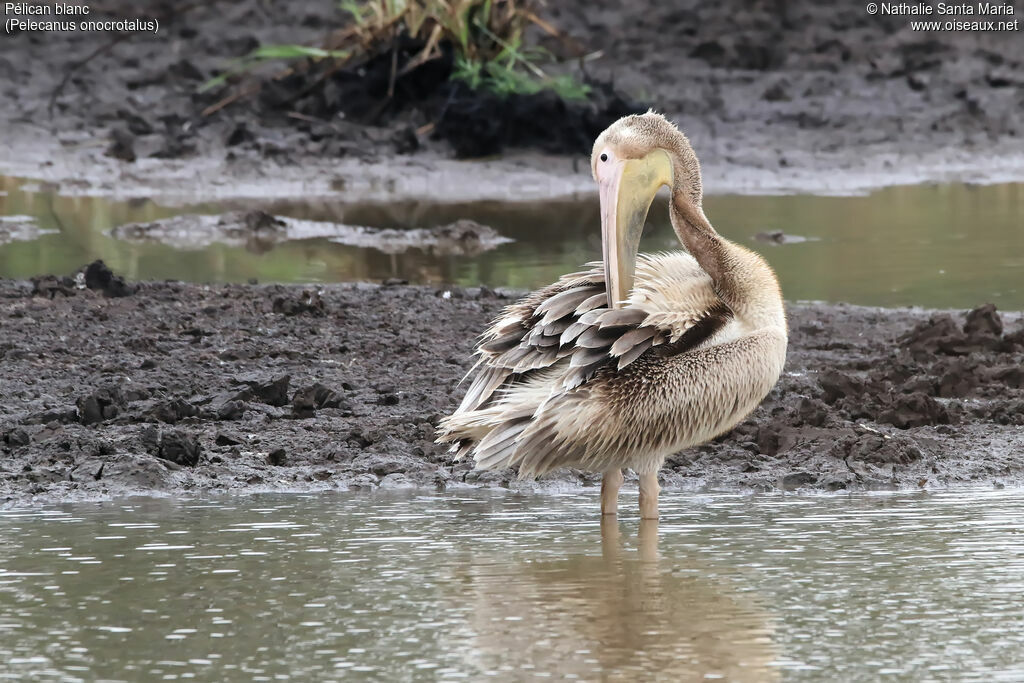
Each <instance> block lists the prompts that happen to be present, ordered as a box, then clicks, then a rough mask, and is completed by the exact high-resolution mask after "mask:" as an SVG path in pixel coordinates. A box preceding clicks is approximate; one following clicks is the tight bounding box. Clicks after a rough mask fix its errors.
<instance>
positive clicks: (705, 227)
mask: <svg viewBox="0 0 1024 683" xmlns="http://www.w3.org/2000/svg"><path fill="white" fill-rule="evenodd" d="M670 214H671V219H672V227H673V228H674V229H675V231H676V236H677V237H678V238H679V241H680V242H682V243H683V246H684V247H686V250H687V251H688V252H690V254H691V255H692V256H693V257H694V258H695V259H697V263H699V264H700V267H701V268H703V269H704V272H706V273H707V274H708V275H710V276H711V280H712V282H714V283H715V286H716V287H718V286H719V283H720V281H724V280H728V271H729V270H730V269H731V268H730V266H731V264H730V260H729V252H730V251H731V250H730V247H734V246H736V245H734V244H733V243H732V242H730V241H729V240H727V239H725V238H724V237H722V236H721V235H719V234H718V232H716V231H715V229H714V228H713V227H712V226H711V223H710V222H709V221H708V219H707V217H706V216H705V215H704V211H703V209H701V208H700V206H695V205H694V204H693V203H692V202H691V201H690V199H689V197H687V196H686V194H685V193H684V192H682V191H680V190H678V189H676V190H674V191H673V192H672V202H671V211H670ZM723 298H724V297H723Z"/></svg>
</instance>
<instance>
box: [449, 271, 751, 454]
mask: <svg viewBox="0 0 1024 683" xmlns="http://www.w3.org/2000/svg"><path fill="white" fill-rule="evenodd" d="M731 319H732V312H731V311H730V310H729V309H728V307H727V306H725V304H724V303H723V302H722V300H721V299H720V298H719V297H718V296H717V295H716V294H715V292H714V289H713V287H712V284H711V278H710V277H709V276H708V275H707V273H705V272H704V271H703V270H701V268H700V266H699V265H697V262H696V260H694V259H693V257H691V256H690V255H689V254H686V253H684V252H673V253H668V254H659V255H655V256H644V255H641V256H640V258H639V259H638V261H637V268H636V282H635V286H634V289H633V292H632V293H631V295H630V298H629V301H628V302H626V305H625V306H623V307H622V308H616V309H609V308H608V300H607V294H606V290H605V283H604V269H603V266H602V264H601V263H599V262H598V263H591V264H589V270H585V271H583V272H579V273H573V274H571V275H566V276H564V277H562V278H561V279H560V280H559V281H558V282H556V283H554V284H552V285H549V286H548V287H545V288H543V289H540V290H537V291H536V292H533V293H531V294H529V295H527V296H526V297H524V298H523V299H521V300H520V301H518V302H516V303H515V304H512V305H510V306H508V307H507V308H506V309H505V310H504V311H503V312H502V314H501V315H500V316H498V318H497V319H496V320H495V321H494V322H493V323H492V324H491V326H490V327H489V328H488V330H487V331H486V332H484V334H483V335H482V338H481V342H480V345H479V346H478V347H477V353H478V354H479V355H480V360H479V361H478V363H477V367H476V368H475V369H477V370H478V371H477V374H476V376H475V377H474V379H473V381H472V383H471V384H470V386H469V389H468V390H467V392H466V396H465V398H464V399H463V401H462V404H461V405H460V406H459V408H458V409H457V410H456V411H455V413H454V414H453V415H451V416H450V417H448V418H446V419H445V420H444V421H443V422H442V424H441V428H440V438H439V441H442V442H456V443H457V447H461V448H459V450H460V453H464V452H466V451H468V450H470V449H472V447H473V446H477V449H476V451H477V453H476V458H477V461H478V463H479V464H480V466H482V467H487V466H489V465H490V464H491V463H492V461H494V460H495V458H493V457H489V456H492V455H493V456H496V455H497V454H498V453H505V452H507V450H508V448H509V447H511V446H512V445H513V444H514V443H515V441H516V440H517V439H518V437H519V436H520V434H521V433H522V431H523V430H524V429H525V428H526V426H528V422H529V420H530V419H532V418H533V417H534V414H535V413H536V412H537V411H538V410H539V409H540V407H541V406H542V405H543V404H544V403H546V402H547V401H549V400H551V399H552V398H554V397H556V396H558V395H560V394H564V393H566V392H572V391H574V390H577V388H579V387H581V385H585V384H586V382H588V381H589V380H590V379H591V378H593V377H594V375H595V373H597V372H598V371H599V370H602V369H603V368H608V370H606V371H611V372H618V371H621V370H622V369H623V368H626V367H627V366H629V365H630V364H631V363H633V362H634V361H635V360H636V359H637V358H639V357H640V356H642V355H643V354H645V353H647V352H648V351H650V350H651V349H653V348H655V347H663V349H664V352H666V353H671V354H676V353H683V352H685V351H687V350H689V349H692V348H695V347H696V346H699V345H700V344H701V343H703V342H705V341H706V340H707V339H709V338H710V337H711V336H712V335H714V334H715V333H716V332H717V331H719V330H720V329H722V328H723V327H724V326H725V325H726V324H727V323H728V322H729V321H730V320H731Z"/></svg>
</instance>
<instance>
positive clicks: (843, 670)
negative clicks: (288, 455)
mask: <svg viewBox="0 0 1024 683" xmlns="http://www.w3.org/2000/svg"><path fill="white" fill-rule="evenodd" d="M625 498H626V499H625V500H624V501H623V504H624V506H625V510H626V512H624V514H623V518H622V520H621V521H620V522H618V523H608V524H605V525H604V526H602V525H601V523H600V520H599V518H598V516H596V515H595V510H596V508H597V499H596V494H595V493H594V492H586V493H582V494H567V495H545V496H539V495H538V496H523V495H517V494H511V493H496V492H485V491H478V492H462V493H448V494H433V495H423V494H421V493H393V494H392V493H383V492H379V493H377V494H374V495H369V494H367V495H359V494H325V495H315V496H311V495H281V494H275V495H258V496H251V497H241V498H221V499H214V500H206V501H172V500H147V499H133V500H128V501H120V502H112V503H102V504H73V505H63V506H59V507H51V508H45V509H31V510H7V511H2V512H0V547H2V548H4V552H3V554H2V555H0V677H23V678H28V677H31V678H33V679H35V680H38V679H58V678H61V679H85V680H92V679H97V678H103V679H110V680H140V679H146V680H153V679H161V678H162V679H168V680H175V679H187V678H197V679H203V680H229V679H230V680H290V679H293V680H331V679H339V678H342V677H346V678H357V679H367V680H388V681H391V680H447V679H463V680H481V679H483V678H485V677H486V678H490V679H494V680H525V679H532V678H542V677H551V678H556V679H572V680H622V681H628V680H641V679H644V678H648V679H649V678H650V677H651V676H653V675H655V674H656V675H658V676H660V677H661V678H662V679H664V680H692V679H700V678H705V679H725V680H738V681H743V680H750V681H764V680H776V679H793V680H838V679H841V680H868V681H874V680H879V679H881V678H886V677H892V678H898V679H906V678H912V679H915V680H921V679H935V678H940V679H946V678H955V679H958V680H985V681H993V680H1020V679H1021V678H1022V677H1024V603H1022V602H1021V601H1020V599H1019V597H1020V595H1021V593H1022V591H1024V515H1022V514H1021V513H1022V511H1024V491H1009V490H1006V491H965V492H941V493H924V492H922V493H910V494H908V493H898V494H876V495H866V494H865V495H849V496H818V497H806V496H782V495H760V496H754V497H747V496H739V495H692V494H691V495H683V494H672V495H667V496H664V498H663V506H662V509H663V518H662V520H661V522H660V524H649V523H643V524H641V523H640V522H639V521H638V520H637V519H635V513H634V512H633V511H634V510H635V507H634V506H635V504H636V496H635V492H634V493H632V494H631V495H626V496H625Z"/></svg>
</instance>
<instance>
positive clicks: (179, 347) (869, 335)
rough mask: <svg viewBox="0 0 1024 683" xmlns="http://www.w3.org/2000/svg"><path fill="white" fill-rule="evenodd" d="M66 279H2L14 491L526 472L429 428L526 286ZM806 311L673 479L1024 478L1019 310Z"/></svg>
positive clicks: (6, 456) (680, 482)
mask: <svg viewBox="0 0 1024 683" xmlns="http://www.w3.org/2000/svg"><path fill="white" fill-rule="evenodd" d="M111 279H112V280H116V279H117V278H116V276H112V278H111ZM53 280H56V281H61V280H62V279H61V278H53ZM69 280H70V281H71V283H72V284H71V285H67V286H66V287H65V285H62V287H65V290H66V291H62V292H61V294H59V295H53V294H52V290H49V289H46V288H41V287H39V285H38V283H37V284H35V285H33V284H32V283H26V282H16V281H10V280H5V281H0V325H2V327H3V330H4V336H3V338H2V339H0V387H2V388H3V401H2V402H0V501H2V500H3V499H6V500H8V501H16V500H23V499H25V498H26V497H27V496H31V495H42V496H45V497H47V498H48V499H61V498H73V497H76V496H78V497H84V496H89V497H94V496H107V495H120V494H125V493H131V492H153V491H178V492H183V491H225V490H256V489H267V488H275V489H281V488H285V489H322V488H361V489H365V488H374V487H376V486H379V485H384V484H386V485H393V484H396V482H401V483H402V484H403V485H412V486H429V487H435V486H442V487H443V486H450V485H464V484H472V485H482V486H515V485H519V484H516V483H515V481H516V478H515V473H514V472H511V471H504V472H476V471H472V469H471V465H470V463H466V462H461V463H455V462H453V461H452V460H451V457H450V455H449V454H448V453H447V452H446V451H445V450H444V449H442V448H441V447H439V446H437V445H435V444H434V443H433V439H434V426H435V424H436V423H437V420H438V419H439V418H440V417H441V416H442V415H444V414H446V413H447V412H449V411H450V410H451V409H452V408H453V407H454V406H455V405H456V404H457V402H458V400H459V399H460V398H461V392H462V391H464V387H460V386H459V385H458V382H459V380H460V379H461V378H462V376H463V375H464V374H465V372H466V370H467V369H468V368H469V366H470V364H471V363H472V357H471V356H470V351H471V346H472V343H473V341H474V339H475V338H476V335H477V334H478V333H479V332H480V330H481V329H482V328H483V326H484V325H485V324H486V322H487V321H489V320H490V319H491V318H493V316H494V315H495V314H496V313H497V312H498V311H499V310H500V309H501V307H502V306H504V305H506V304H508V303H509V302H510V301H511V300H512V297H513V295H512V294H509V293H503V292H494V291H492V290H489V289H483V288H481V289H459V288H454V289H451V290H449V291H450V296H447V297H446V296H441V294H442V293H441V292H438V291H436V290H434V289H432V288H429V287H409V286H402V285H392V286H373V285H361V284H352V285H330V286H325V287H323V288H322V289H320V290H318V291H317V292H316V296H315V297H312V296H311V294H310V292H309V290H308V288H305V289H304V288H302V287H298V286H280V285H274V286H253V285H218V286H201V285H186V284H181V283H173V282H170V283H137V284H135V283H133V284H131V285H126V286H128V287H130V289H131V290H132V291H133V294H132V296H126V297H109V296H106V295H105V290H103V289H90V288H88V287H79V286H77V285H75V284H74V283H75V280H76V278H69ZM282 302H284V303H282ZM288 302H295V305H290V304H288ZM306 302H310V303H306ZM313 302H315V303H313ZM789 319H790V327H791V345H790V351H789V357H788V361H787V367H786V370H785V373H784V375H783V377H782V379H781V380H780V382H779V384H778V386H777V387H776V388H775V389H774V390H773V391H772V393H771V394H770V395H769V397H768V398H767V399H766V401H765V402H764V403H763V404H762V406H761V407H760V408H758V409H757V411H755V413H754V414H753V415H752V416H751V417H750V418H749V419H748V420H746V421H745V422H743V423H742V424H740V425H739V426H737V427H736V428H735V429H734V430H733V431H732V432H730V433H729V434H726V435H724V436H723V437H721V438H719V439H717V440H716V441H715V442H713V443H710V444H707V445H705V446H701V447H698V448H693V449H690V450H687V451H684V452H682V453H679V454H677V455H675V456H673V457H671V458H670V459H669V460H668V462H667V463H666V466H665V468H664V469H663V470H662V480H663V484H664V485H665V486H669V487H682V488H737V487H741V488H756V489H775V488H781V489H794V488H818V489H826V490H837V489H864V488H879V487H881V488H893V487H917V486H944V485H950V484H956V483H980V484H993V483H997V484H1006V483H1024V459H1022V458H1021V457H1020V453H1021V452H1022V450H1021V449H1022V448H1024V429H1022V427H1024V372H1022V370H1021V368H1022V367H1024V322H1022V320H1021V316H1020V315H1019V314H1017V315H1013V316H1006V317H1004V316H1001V315H1000V313H999V312H998V311H996V310H995V308H994V307H992V306H983V307H980V308H978V309H975V310H974V311H971V312H969V313H967V314H966V315H964V314H960V313H952V312H935V313H928V312H919V311H908V310H880V309H869V308H859V307H852V306H845V305H835V306H830V305H800V306H792V307H790V310H789ZM552 480H553V481H554V482H557V484H558V485H560V486H564V485H566V484H571V485H584V486H589V485H593V484H594V483H595V481H596V479H595V478H594V477H593V476H591V475H589V474H587V473H583V472H578V471H574V470H573V471H563V472H559V473H557V474H555V475H554V476H553V477H552V478H551V479H546V480H545V481H548V482H550V481H552ZM526 485H529V484H526ZM539 485H542V486H543V485H545V483H544V481H542V482H541V483H540V484H539Z"/></svg>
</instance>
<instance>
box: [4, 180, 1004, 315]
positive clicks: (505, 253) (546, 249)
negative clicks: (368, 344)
mask: <svg viewBox="0 0 1024 683" xmlns="http://www.w3.org/2000/svg"><path fill="white" fill-rule="evenodd" d="M23 184H24V181H23V180H19V179H14V178H3V177H0V215H25V216H31V217H34V218H35V220H36V226H37V227H38V228H40V229H42V230H43V231H44V232H45V231H49V232H46V233H45V234H42V235H40V236H38V238H37V239H32V240H28V241H25V240H17V241H11V242H7V243H0V276H4V277H21V278H26V277H31V276H33V275H38V274H41V273H67V272H70V271H71V270H73V269H75V268H77V267H79V266H80V265H82V264H83V263H85V262H88V261H89V260H91V259H94V258H103V259H104V260H106V261H107V262H108V263H109V264H111V265H112V266H113V267H114V268H115V269H116V270H118V271H120V272H122V273H124V274H125V275H127V276H128V277H129V278H132V279H164V278H175V279H182V280H188V281H195V282H209V281H229V282H244V281H245V280H247V279H249V278H258V279H259V280H261V281H277V282H341V281H353V280H382V279H386V278H392V277H397V278H403V279H407V280H409V281H411V282H414V283H429V284H450V283H455V284H461V285H467V286H475V285H479V284H481V283H482V284H487V285H490V286H506V287H514V288H519V289H528V288H533V287H537V286H540V285H543V284H547V283H549V282H552V281H553V280H555V279H556V278H558V277H559V276H560V275H562V274H564V273H567V272H572V271H575V270H577V269H578V268H579V266H580V265H581V264H584V263H586V262H588V261H591V260H594V259H596V258H599V257H600V231H599V229H598V226H599V216H598V204H597V200H596V197H590V198H582V199H573V200H555V201H545V202H537V203H509V202H473V203H463V204H443V205H441V204H428V203H422V202H402V201H396V202H389V203H383V204H340V203H338V202H333V201H329V200H317V199H313V200H295V201H275V202H270V203H267V204H265V205H263V206H262V207H254V206H253V204H252V202H245V203H233V202H230V201H227V202H223V203H220V204H216V205H215V204H203V205H196V206H190V207H182V208H178V209H172V208H167V207H161V206H158V205H156V204H154V203H153V202H151V201H149V200H147V199H137V200H133V201H128V202H111V201H107V200H103V199H98V198H90V197H65V196H60V195H58V194H55V193H53V192H52V191H46V188H31V189H33V190H34V191H26V190H25V189H24V188H23V187H22V186H23ZM50 189H51V190H52V188H50ZM35 190H42V191H35ZM3 192H6V193H7V194H6V196H5V195H4V194H3ZM253 208H263V209H266V210H267V211H270V212H272V213H275V214H278V215H283V216H289V217H292V218H296V219H307V220H313V221H328V222H334V223H344V224H348V225H360V226H371V227H375V228H389V229H390V228H394V229H404V230H408V229H414V228H433V227H436V226H442V225H446V224H449V223H452V222H454V221H456V220H459V219H462V218H470V219H473V220H476V221H478V222H480V223H481V224H483V225H487V226H491V227H493V228H494V229H495V230H497V231H498V232H499V233H500V234H502V235H504V236H506V237H509V238H512V239H514V240H515V241H514V242H511V243H508V244H503V245H501V246H499V247H498V248H496V249H494V250H492V251H486V252H484V253H481V254H478V255H475V256H473V257H466V256H460V255H452V254H444V253H435V252H432V251H431V250H430V249H417V248H414V249H409V250H407V251H404V252H403V253H399V254H388V253H385V252H383V251H381V250H379V249H373V248H363V247H358V246H351V245H343V244H336V243H333V242H331V241H329V240H327V239H302V240H294V241H287V242H284V243H281V244H278V245H276V246H275V247H274V248H273V249H270V250H269V251H266V252H261V250H260V249H255V250H253V251H249V250H247V249H246V248H245V247H244V245H235V246H228V245H224V244H214V245H212V246H208V247H206V248H204V249H202V250H199V251H188V250H181V249H175V248H172V247H170V246H168V245H165V244H153V243H132V242H126V241H122V240H115V239H112V238H111V237H110V236H109V231H110V230H111V229H112V228H113V227H115V226H117V225H122V224H124V223H130V222H149V221H153V220H156V219H159V218H165V217H169V216H173V215H177V214H180V213H183V212H188V213H198V214H220V213H222V212H224V211H226V210H234V209H239V210H250V209H253ZM705 209H706V211H707V213H708V216H709V217H710V218H711V220H712V221H713V222H714V224H715V226H716V227H717V228H718V229H719V230H720V231H721V232H722V233H723V234H724V235H726V236H727V237H729V238H731V239H734V240H736V241H738V242H740V243H742V244H745V245H747V246H750V247H752V248H754V249H757V250H759V251H761V252H762V253H764V254H765V255H766V256H767V258H768V260H769V262H770V263H771V264H772V266H773V267H775V269H776V270H777V271H778V273H779V276H780V278H781V281H782V285H783V290H784V291H785V293H786V296H787V297H788V298H789V299H792V300H797V299H812V300H825V301H844V302H850V303H857V304H867V305H883V306H892V305H922V306H934V307H969V306H974V305H976V304H978V303H979V302H983V301H992V302H994V303H996V304H997V305H998V306H1000V307H1001V308H1004V309H1016V310H1019V309H1024V285H1022V284H1021V283H1022V279H1021V272H1024V230H1022V229H1021V222H1020V219H1021V216H1024V185H1022V184H1005V185H991V186H980V187H979V186H970V185H949V186H930V185H922V186H911V187H894V188H889V189H886V190H882V191H879V192H875V193H873V194H871V195H869V196H865V197H815V196H799V195H798V196H771V197H757V196H735V195H730V196H709V197H707V198H706V201H705ZM780 231H781V233H784V234H785V235H790V236H797V237H803V238H807V240H806V241H803V242H799V241H796V242H794V241H793V240H788V243H785V244H780V245H776V244H773V243H770V241H769V243H766V242H764V241H758V240H755V236H756V235H757V234H759V233H764V234H775V233H776V232H780ZM25 234H27V233H25ZM0 241H3V240H0ZM783 241H784V242H787V240H783ZM641 247H642V248H643V249H644V250H647V251H658V250H663V249H675V248H677V247H678V243H677V241H676V239H675V236H674V234H673V232H672V230H671V227H670V225H669V222H668V215H667V210H666V206H665V203H664V202H662V201H656V202H655V204H654V206H653V207H652V210H651V214H650V218H649V226H648V229H647V230H646V232H645V234H644V240H643V243H642V245H641ZM837 264H842V267H841V268H839V267H836V265H837Z"/></svg>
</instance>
